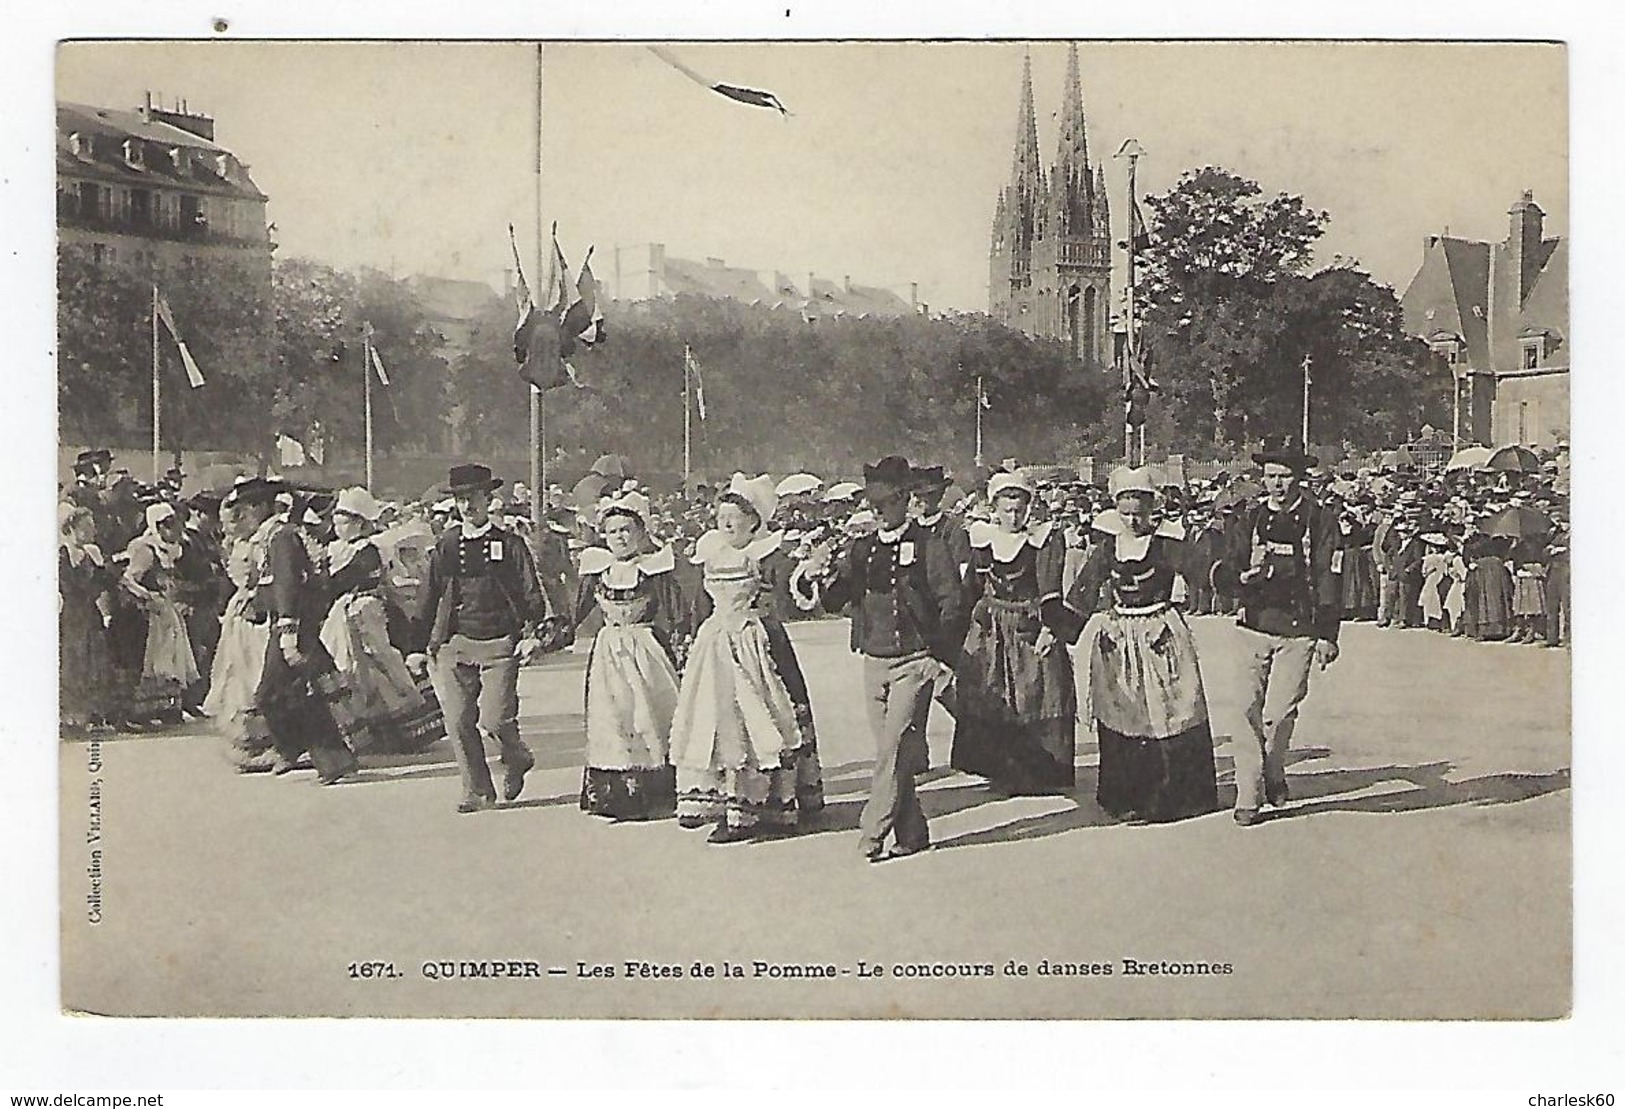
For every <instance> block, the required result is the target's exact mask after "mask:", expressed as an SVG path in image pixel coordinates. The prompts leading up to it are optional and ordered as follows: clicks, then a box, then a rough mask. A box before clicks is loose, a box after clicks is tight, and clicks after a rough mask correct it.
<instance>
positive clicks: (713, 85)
mask: <svg viewBox="0 0 1625 1109" xmlns="http://www.w3.org/2000/svg"><path fill="white" fill-rule="evenodd" d="M649 52H650V53H651V54H653V55H654V56H655V57H657V58H659V59H660V60H661V61H663V62H665V63H666V64H667V65H669V66H671V67H672V68H673V69H675V70H676V71H677V72H679V73H681V74H682V75H683V76H684V77H687V78H688V79H689V80H690V81H693V82H694V83H695V84H697V85H702V86H704V87H705V88H708V89H710V90H711V91H712V92H715V93H721V94H722V95H723V96H726V97H727V98H728V99H729V100H734V101H737V102H739V103H740V104H749V105H750V106H751V107H753V108H772V109H773V110H774V111H776V112H778V113H779V115H781V116H787V115H789V114H790V113H789V112H788V111H786V110H785V107H784V105H783V104H781V103H779V98H778V97H776V96H774V95H773V94H772V93H770V92H764V91H762V90H761V89H747V88H743V87H741V86H739V85H729V84H724V83H723V82H721V81H713V80H711V78H709V77H705V76H702V75H700V74H699V73H696V72H695V71H694V70H692V69H690V68H689V67H688V66H686V65H684V64H683V63H682V62H680V61H678V60H677V58H676V57H675V56H674V55H673V54H672V52H671V51H669V50H667V49H665V48H664V47H661V46H651V47H649Z"/></svg>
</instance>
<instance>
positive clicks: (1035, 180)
mask: <svg viewBox="0 0 1625 1109" xmlns="http://www.w3.org/2000/svg"><path fill="white" fill-rule="evenodd" d="M1010 183H1011V184H1012V185H1014V186H1016V188H1017V189H1020V190H1023V191H1028V190H1030V192H1031V193H1032V194H1033V195H1036V194H1037V192H1038V191H1039V189H1040V188H1042V187H1043V183H1044V170H1043V166H1042V165H1041V163H1040V162H1039V159H1038V113H1037V112H1036V111H1035V110H1034V109H1033V58H1032V54H1031V53H1027V52H1023V54H1022V56H1021V105H1020V107H1019V108H1018V110H1017V116H1016V150H1015V157H1014V159H1013V160H1012V162H1011V166H1010Z"/></svg>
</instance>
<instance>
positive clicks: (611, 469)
mask: <svg viewBox="0 0 1625 1109" xmlns="http://www.w3.org/2000/svg"><path fill="white" fill-rule="evenodd" d="M592 472H593V473H595V474H597V475H598V476H599V477H623V478H624V477H630V476H631V475H632V467H630V466H628V465H627V464H626V459H624V458H622V457H621V456H620V455H618V454H601V455H599V456H598V461H597V462H594V463H593V464H592Z"/></svg>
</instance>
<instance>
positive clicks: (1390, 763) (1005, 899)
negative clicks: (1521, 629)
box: [61, 618, 1572, 1018]
mask: <svg viewBox="0 0 1625 1109" xmlns="http://www.w3.org/2000/svg"><path fill="white" fill-rule="evenodd" d="M1195 624H1196V631H1197V638H1198V643H1199V647H1200V649H1201V659H1202V666H1203V672H1204V677H1205V681H1206V683H1207V690H1208V698H1209V703H1210V705H1211V707H1212V712H1213V716H1214V726H1215V732H1216V734H1217V735H1218V736H1219V737H1220V739H1219V742H1220V747H1219V749H1218V757H1219V767H1220V773H1221V800H1223V801H1225V802H1226V803H1228V802H1229V801H1230V800H1231V798H1232V797H1233V793H1234V791H1233V789H1232V788H1231V787H1230V771H1231V759H1230V757H1229V748H1228V737H1229V736H1230V735H1233V734H1235V732H1236V730H1237V729H1238V727H1239V726H1240V718H1239V709H1240V706H1239V704H1238V702H1237V694H1236V691H1237V686H1236V682H1235V679H1234V677H1233V676H1232V674H1231V672H1230V669H1229V668H1230V666H1231V664H1232V658H1231V654H1230V652H1229V651H1228V649H1227V644H1228V640H1229V637H1230V635H1231V634H1232V629H1231V627H1230V626H1229V624H1228V623H1227V622H1226V621H1224V620H1223V619H1220V618H1202V619H1198V620H1197V621H1195ZM792 638H793V639H794V641H795V643H796V646H797V649H798V652H799V654H800V657H801V660H802V664H803V668H804V669H805V671H806V673H807V678H808V682H809V685H810V687H811V691H812V697H813V706H814V713H815V716H816V718H817V724H818V732H819V743H820V748H821V754H822V759H823V763H824V775H825V786H826V791H827V794H828V798H829V807H828V810H827V813H826V819H825V825H824V829H823V830H821V831H818V832H816V833H813V834H807V835H803V836H799V837H796V838H793V839H789V840H782V841H774V842H766V843H750V844H740V845H720V846H713V845H708V844H706V843H705V842H704V838H705V833H704V832H703V831H694V832H691V831H685V830H682V829H679V828H678V827H677V826H676V825H675V823H673V822H671V821H663V822H657V823H650V824H611V823H608V822H605V821H602V820H599V819H597V818H593V817H589V816H587V815H585V814H583V813H581V812H580V811H579V810H578V808H577V803H576V802H577V790H578V787H579V781H580V771H581V760H582V752H583V737H582V717H581V696H582V670H583V668H584V665H585V653H584V652H571V653H566V654H563V655H555V656H550V657H549V658H548V659H546V660H545V661H544V662H542V663H541V664H540V665H537V666H534V667H532V668H530V669H528V670H527V671H525V672H524V675H523V678H522V682H521V714H522V719H521V725H522V728H523V731H524V734H525V736H526V739H527V741H528V742H529V743H530V744H531V745H532V746H533V747H534V749H535V750H536V753H537V769H536V771H535V772H533V773H532V774H531V776H530V778H529V780H528V782H527V786H526V790H525V793H524V795H523V796H522V797H521V798H520V799H519V800H518V801H517V802H515V803H513V804H510V805H506V806H503V807H502V808H499V809H497V810H494V811H490V812H485V813H479V814H474V815H469V816H464V815H459V814H457V813H456V812H455V811H454V810H455V806H456V803H457V801H458V797H459V788H458V780H457V773H456V768H455V766H454V765H453V764H452V763H451V760H450V753H449V750H448V749H447V748H446V746H445V744H444V743H442V744H439V745H437V746H436V747H435V748H434V749H432V750H431V751H430V752H428V753H427V754H426V755H424V756H421V757H416V758H400V759H393V760H386V761H382V762H380V761H373V762H370V763H369V764H368V765H367V768H366V769H365V771H364V772H363V773H362V774H361V775H360V777H359V778H358V779H356V780H355V781H354V782H352V783H349V784H344V785H340V786H335V787H331V788H320V787H318V786H316V785H315V784H314V780H313V775H312V774H309V773H302V774H294V775H290V776H287V777H283V778H272V777H268V776H242V775H238V774H235V773H234V772H233V771H232V769H231V767H230V765H229V763H228V761H227V757H226V754H225V750H224V742H223V741H222V740H220V739H219V738H217V737H216V736H214V735H212V734H210V733H209V731H208V729H207V726H203V727H192V728H189V729H185V730H180V731H176V732H172V733H166V734H162V735H148V736H118V737H111V738H107V739H104V740H102V741H100V742H99V743H96V744H94V745H93V744H91V743H89V742H88V741H83V740H75V741H71V742H64V743H63V744H62V745H61V771H62V777H61V784H62V802H63V804H62V829H61V849H62V858H61V863H62V865H61V872H62V921H63V934H62V940H63V947H62V958H63V1005H64V1007H65V1008H67V1009H70V1010H83V1011H89V1012H96V1013H108V1014H175V1015H198V1016H237V1015H289V1016H291V1015H410V1016H433V1015H446V1016H570V1017H593V1016H642V1017H668V1016H669V1017H677V1016H691V1017H802V1016H805V1017H1025V1016H1058V1017H1059V1016H1065V1017H1140V1016H1145V1017H1248V1016H1251V1017H1265V1016H1273V1017H1428V1018H1437V1017H1444V1018H1471V1017H1487V1018H1529V1017H1556V1016H1560V1015H1562V1014H1564V1013H1565V1012H1567V1011H1568V1008H1569V997H1570V968H1571V962H1572V959H1571V950H1570V934H1571V873H1572V862H1571V848H1570V841H1571V837H1570V790H1569V766H1570V739H1569V733H1570V725H1569V718H1570V714H1569V662H1570V659H1569V652H1568V651H1567V650H1549V649H1543V648H1537V647H1526V646H1518V645H1512V644H1484V643H1474V642H1470V641H1465V640H1458V639H1450V638H1447V637H1443V636H1440V635H1437V634H1435V633H1429V632H1424V631H1419V630H1411V631H1401V630H1378V629H1375V628H1372V627H1370V626H1366V625H1353V626H1349V627H1347V628H1346V629H1345V633H1344V640H1343V657H1342V659H1341V660H1339V661H1338V662H1337V663H1336V664H1335V665H1334V666H1333V667H1332V668H1331V669H1329V670H1328V671H1326V672H1325V673H1324V674H1317V675H1316V677H1315V679H1314V684H1313V686H1312V692H1311V695H1310V698H1309V700H1308V702H1307V704H1306V706H1305V712H1304V716H1303V718H1302V720H1301V722H1300V725H1299V728H1298V732H1297V736H1296V738H1295V740H1294V752H1293V755H1292V761H1291V766H1290V772H1289V781H1290V785H1291V791H1292V798H1293V799H1292V802H1291V805H1290V806H1289V807H1288V808H1287V809H1286V810H1285V811H1284V812H1283V813H1282V814H1280V815H1278V816H1276V817H1275V818H1273V819H1271V820H1269V821H1267V822H1265V823H1264V824H1261V825H1259V826H1257V827H1253V828H1240V827H1237V826H1236V825H1235V824H1234V823H1233V822H1232V821H1231V819H1230V817H1229V815H1228V813H1227V812H1220V813H1215V814H1213V815H1210V816H1204V817H1201V818H1197V819H1193V820H1188V821H1184V822H1181V823H1178V824H1174V825H1166V826H1151V827H1127V826H1120V825H1115V824H1113V823H1111V822H1110V821H1109V820H1108V819H1107V818H1106V817H1105V816H1104V815H1103V814H1102V813H1101V812H1100V811H1099V810H1098V809H1097V808H1096V807H1095V805H1094V803H1093V799H1092V797H1093V790H1094V782H1095V764H1096V749H1095V745H1094V743H1093V742H1092V737H1091V736H1090V735H1088V734H1087V732H1086V731H1084V730H1080V736H1079V746H1078V759H1079V771H1078V786H1077V789H1076V791H1075V792H1074V794H1073V795H1072V796H1071V797H1051V798H1008V799H1006V798H997V797H995V796H993V795H992V794H990V793H989V792H988V791H987V790H986V789H985V788H983V786H982V784H981V782H980V780H979V779H974V778H969V777H966V776H964V775H961V774H958V773H955V772H952V771H949V770H946V769H941V768H945V767H946V765H947V761H948V749H949V742H950V736H951V729H952V720H951V718H949V717H948V716H947V715H946V714H945V713H943V712H942V711H941V710H940V708H938V709H934V710H933V715H932V722H931V748H932V755H933V765H934V766H935V767H938V768H939V769H935V770H933V771H931V772H930V773H929V774H928V775H926V776H925V777H924V778H923V779H922V783H923V794H922V795H923V797H924V804H925V807H926V811H927V813H928V815H929V817H930V818H931V831H932V836H933V839H934V841H935V846H934V849H933V850H932V851H930V852H928V853H926V854H922V855H918V856H914V857H911V858H907V859H901V860H897V861H893V862H888V863H885V864H881V865H878V866H875V865H867V864H866V863H864V862H863V861H862V860H861V859H860V857H859V855H858V845H857V834H856V832H855V828H856V824H857V815H858V811H859V809H860V808H861V805H862V801H863V798H864V795H865V791H866V789H867V785H868V776H869V769H870V765H871V758H872V751H871V743H872V741H871V739H870V736H869V733H868V730H867V727H866V724H865V721H864V714H863V705H862V702H861V694H860V689H861V686H860V682H859V667H858V664H857V660H856V659H855V658H854V656H852V655H851V654H849V653H848V651H847V648H846V639H847V626H846V623H845V622H844V621H825V622H819V623H811V624H801V625H796V626H793V628H792ZM93 783H94V788H93ZM93 795H94V797H95V798H96V801H97V803H98V805H99V814H100V826H99V833H100V840H99V841H98V842H97V844H95V845H94V847H93V846H92V845H90V844H88V843H87V840H88V838H89V836H88V832H89V831H90V830H92V826H93V825H92V816H91V810H92V797H93ZM93 849H95V850H99V851H100V852H101V854H100V856H99V858H97V859H95V860H93V859H92V857H91V851H92V850H93ZM92 869H94V870H96V871H98V873H97V874H96V876H95V877H94V879H93V878H92V876H91V875H90V874H89V873H88V871H90V870H92ZM93 887H94V892H96V893H99V895H100V905H99V908H100V922H99V923H95V924H91V923H90V922H89V921H88V919H87V918H88V917H89V915H91V914H90V911H89V906H88V905H87V898H89V897H90V896H92V893H93ZM352 964H353V965H352ZM371 964H384V965H385V969H383V970H382V971H377V970H375V968H373V967H372V966H371ZM425 964H432V965H431V966H429V967H428V968H426V967H425ZM527 964H529V965H527ZM725 964H729V965H728V966H725ZM1057 964H1065V966H1064V967H1063V969H1064V970H1065V971H1067V973H1062V974H1056V973H1045V971H1047V970H1050V969H1052V968H1054V967H1055V966H1056V965H1057ZM1023 966H1025V968H1026V973H1022V968H1023ZM595 968H597V971H598V972H597V973H593V972H594V970H595ZM606 968H607V972H606ZM672 968H676V971H675V972H674V971H673V970H672ZM708 968H709V976H708ZM734 968H738V969H740V970H742V971H743V976H738V977H736V976H733V975H732V974H731V973H730V972H731V970H732V969H734ZM876 968H878V970H879V973H875V970H876ZM1152 968H1154V969H1152ZM560 970H562V971H563V972H564V973H549V972H550V971H560ZM678 972H680V976H676V975H677V973H678ZM696 972H697V973H696ZM428 974H436V975H438V977H434V978H431V977H428V976H427V975H428Z"/></svg>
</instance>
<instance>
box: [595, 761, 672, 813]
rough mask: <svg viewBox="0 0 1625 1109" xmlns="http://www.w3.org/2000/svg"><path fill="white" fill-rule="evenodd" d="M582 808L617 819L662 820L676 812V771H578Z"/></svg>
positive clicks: (669, 769)
mask: <svg viewBox="0 0 1625 1109" xmlns="http://www.w3.org/2000/svg"><path fill="white" fill-rule="evenodd" d="M581 811H582V812H585V813H592V814H593V815H594V816H610V817H614V818H615V819H617V820H661V819H663V818H665V817H668V816H671V815H672V814H673V813H675V812H676V811H677V771H676V770H675V769H673V768H672V767H670V766H662V767H659V768H658V769H654V770H596V769H594V768H592V767H590V766H589V767H587V768H586V769H585V770H583V771H582V772H581Z"/></svg>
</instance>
